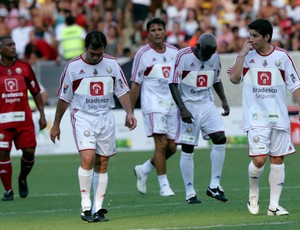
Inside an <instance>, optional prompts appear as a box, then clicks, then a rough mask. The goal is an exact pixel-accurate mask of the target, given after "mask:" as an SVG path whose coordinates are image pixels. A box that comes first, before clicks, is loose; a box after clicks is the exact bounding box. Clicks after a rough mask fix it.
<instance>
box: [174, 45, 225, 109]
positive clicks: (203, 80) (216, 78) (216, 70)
mask: <svg viewBox="0 0 300 230" xmlns="http://www.w3.org/2000/svg"><path fill="white" fill-rule="evenodd" d="M220 71H221V62H220V56H219V55H218V53H214V54H213V55H212V56H211V58H210V59H209V60H207V61H205V62H203V63H202V62H201V61H200V60H199V59H198V58H197V57H196V55H195V54H194V53H193V51H192V48H191V47H187V48H183V49H181V50H179V51H178V53H177V55H176V58H175V61H174V62H173V65H172V69H171V74H170V77H169V80H168V82H169V83H177V84H178V89H179V92H180V94H181V98H182V100H183V102H187V101H191V102H199V103H203V102H207V101H213V100H214V94H213V91H212V85H213V84H214V83H216V82H220V80H221V79H220Z"/></svg>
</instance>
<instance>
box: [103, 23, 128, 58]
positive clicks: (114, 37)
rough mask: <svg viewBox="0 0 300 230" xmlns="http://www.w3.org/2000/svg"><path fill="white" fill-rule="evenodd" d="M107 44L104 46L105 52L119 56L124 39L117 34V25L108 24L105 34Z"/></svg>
mask: <svg viewBox="0 0 300 230" xmlns="http://www.w3.org/2000/svg"><path fill="white" fill-rule="evenodd" d="M106 40H107V45H106V47H105V53H107V54H110V55H112V56H114V57H121V56H122V53H123V44H124V41H123V39H122V37H120V36H119V34H118V31H117V27H116V26H113V25H110V26H109V28H108V31H107V34H106Z"/></svg>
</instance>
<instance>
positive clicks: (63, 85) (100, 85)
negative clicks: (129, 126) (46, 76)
mask: <svg viewBox="0 0 300 230" xmlns="http://www.w3.org/2000/svg"><path fill="white" fill-rule="evenodd" d="M128 91H129V87H128V84H127V81H126V78H125V76H124V73H123V71H122V69H121V67H120V65H119V63H118V62H117V60H116V58H114V57H112V56H110V55H107V54H104V55H103V58H102V60H101V61H100V62H99V63H98V64H95V65H91V64H89V63H86V62H85V61H84V60H83V59H82V57H81V56H79V57H77V58H74V59H72V60H70V61H69V62H68V63H67V65H66V67H65V69H64V71H63V73H62V75H61V79H60V88H59V91H58V97H59V98H60V99H62V100H64V101H66V102H69V103H71V104H70V109H77V110H81V111H83V112H86V113H93V114H99V113H104V112H106V111H108V110H110V109H111V108H113V107H114V106H115V103H114V98H113V94H115V95H116V96H117V97H120V96H122V95H124V94H125V93H127V92H128Z"/></svg>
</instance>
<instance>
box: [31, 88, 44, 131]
mask: <svg viewBox="0 0 300 230" xmlns="http://www.w3.org/2000/svg"><path fill="white" fill-rule="evenodd" d="M33 100H34V102H35V104H36V107H37V109H38V111H39V112H40V119H39V125H40V130H42V129H44V128H46V126H47V121H46V117H45V112H44V101H43V98H42V94H41V92H39V93H38V94H37V95H35V96H33Z"/></svg>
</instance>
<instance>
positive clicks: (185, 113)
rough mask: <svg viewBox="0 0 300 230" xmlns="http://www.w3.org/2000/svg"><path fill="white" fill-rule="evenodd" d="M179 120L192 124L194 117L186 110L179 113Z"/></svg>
mask: <svg viewBox="0 0 300 230" xmlns="http://www.w3.org/2000/svg"><path fill="white" fill-rule="evenodd" d="M180 116H181V119H182V121H183V122H184V123H188V124H192V123H194V117H193V115H192V114H191V113H190V111H188V110H187V109H184V110H182V111H181V112H180Z"/></svg>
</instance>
